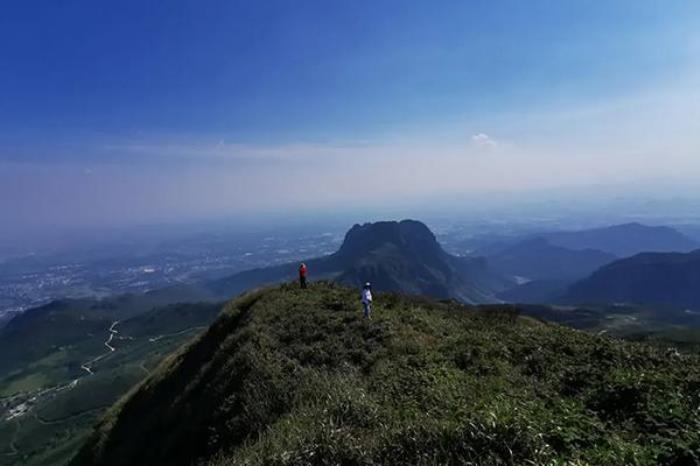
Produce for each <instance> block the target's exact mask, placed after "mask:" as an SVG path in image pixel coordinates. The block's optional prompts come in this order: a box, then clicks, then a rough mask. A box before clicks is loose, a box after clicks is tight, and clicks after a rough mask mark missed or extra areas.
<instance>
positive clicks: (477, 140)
mask: <svg viewBox="0 0 700 466" xmlns="http://www.w3.org/2000/svg"><path fill="white" fill-rule="evenodd" d="M472 144H474V145H475V146H476V147H481V148H491V147H496V146H497V145H498V143H497V142H496V141H495V140H494V139H492V138H491V137H490V136H489V135H488V134H484V133H478V134H475V135H473V136H472Z"/></svg>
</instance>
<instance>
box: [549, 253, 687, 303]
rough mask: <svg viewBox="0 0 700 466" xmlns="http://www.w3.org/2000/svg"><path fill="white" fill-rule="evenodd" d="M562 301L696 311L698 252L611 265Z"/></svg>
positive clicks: (576, 286)
mask: <svg viewBox="0 0 700 466" xmlns="http://www.w3.org/2000/svg"><path fill="white" fill-rule="evenodd" d="M562 301H564V302H571V303H582V304H590V303H615V302H624V303H634V304H643V305H654V306H660V307H663V308H669V309H692V310H696V311H697V310H700V250H697V251H694V252H692V253H688V254H682V253H647V254H638V255H636V256H633V257H630V258H628V259H622V260H619V261H616V262H613V263H612V264H609V265H607V266H605V267H603V268H601V269H599V270H598V271H596V272H595V273H594V274H592V275H591V276H590V277H588V278H586V279H584V280H581V281H579V282H576V283H574V284H573V285H572V286H571V287H570V288H569V290H568V291H567V293H566V294H565V295H564V297H563V298H562Z"/></svg>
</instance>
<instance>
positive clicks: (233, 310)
mask: <svg viewBox="0 0 700 466" xmlns="http://www.w3.org/2000/svg"><path fill="white" fill-rule="evenodd" d="M358 298H359V296H358V292H357V291H356V290H354V289H348V288H345V287H342V286H340V285H332V284H325V283H318V284H313V285H312V286H311V288H310V289H308V290H299V289H297V288H296V287H295V286H291V285H282V286H280V287H277V288H273V289H268V290H264V291H260V292H255V293H251V294H247V295H245V296H242V297H240V298H238V299H237V300H234V301H232V302H231V303H230V304H228V305H227V306H226V307H225V309H224V311H223V312H222V314H221V316H220V318H219V319H218V320H217V321H216V322H215V323H214V324H213V325H212V327H211V328H210V329H209V330H208V331H207V332H206V333H205V334H204V335H203V336H201V337H200V338H199V339H197V340H196V341H194V342H192V343H191V344H190V345H189V346H187V347H185V348H183V349H182V350H181V351H180V352H179V353H177V354H176V355H174V356H172V357H170V358H169V359H167V360H166V361H165V362H164V363H163V364H162V365H161V366H160V368H159V370H158V371H156V372H155V373H154V374H153V375H152V376H151V377H150V378H149V379H147V380H146V382H144V383H143V384H141V385H140V386H139V387H137V388H136V389H134V390H133V391H132V393H131V394H130V395H129V396H128V397H126V398H125V399H124V400H122V401H121V402H120V403H118V404H117V405H116V406H115V407H114V408H113V409H112V410H111V411H110V412H109V413H108V415H107V416H106V417H105V418H104V419H103V420H102V422H101V423H100V424H99V425H98V427H97V428H96V430H95V433H94V434H93V436H92V437H91V438H90V440H89V441H88V443H87V444H86V445H85V446H84V447H83V449H82V450H81V452H80V453H79V455H78V457H76V459H75V460H74V464H76V465H85V464H100V465H116V464H123V465H127V464H168V465H174V464H187V465H189V464H211V465H226V464H251V465H255V464H319V465H320V464H364V465H368V464H407V465H416V464H484V465H488V464H564V462H563V461H564V460H568V461H571V463H570V464H595V465H602V464H610V465H620V464H677V465H680V464H696V463H697V461H698V455H699V454H700V416H699V411H698V409H699V408H700V392H699V390H700V364H699V363H700V361H699V360H698V358H697V357H695V356H689V355H683V354H678V353H676V352H672V351H664V350H662V349H658V348H653V347H651V346H645V345H642V344H635V343H627V342H622V341H616V340H612V339H609V338H606V337H597V336H592V335H589V334H586V333H582V332H578V331H574V330H570V329H567V328H564V327H560V326H557V325H553V324H546V323H542V322H539V321H536V320H533V319H530V318H526V317H520V316H518V315H517V312H515V311H514V310H513V309H512V308H502V309H499V308H497V307H490V308H488V309H483V308H465V307H463V306H461V305H457V304H453V303H438V302H432V301H428V300H424V299H420V298H411V297H405V296H399V295H392V294H386V295H381V294H380V295H379V296H378V297H377V299H376V305H375V313H374V318H373V319H372V320H371V321H364V320H362V318H361V311H360V306H359V303H358ZM557 461H562V462H560V463H557Z"/></svg>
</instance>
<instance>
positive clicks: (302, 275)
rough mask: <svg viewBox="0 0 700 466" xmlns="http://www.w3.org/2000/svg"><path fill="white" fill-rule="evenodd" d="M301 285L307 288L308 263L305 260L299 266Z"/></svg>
mask: <svg viewBox="0 0 700 466" xmlns="http://www.w3.org/2000/svg"><path fill="white" fill-rule="evenodd" d="M299 286H301V287H302V288H306V264H304V263H303V262H302V263H301V265H300V266H299Z"/></svg>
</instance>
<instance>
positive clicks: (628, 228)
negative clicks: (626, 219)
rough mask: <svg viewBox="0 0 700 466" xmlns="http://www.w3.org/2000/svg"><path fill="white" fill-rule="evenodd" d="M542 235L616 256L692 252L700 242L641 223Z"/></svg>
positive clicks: (566, 245) (568, 245) (563, 244)
mask: <svg viewBox="0 0 700 466" xmlns="http://www.w3.org/2000/svg"><path fill="white" fill-rule="evenodd" d="M542 237H543V238H544V239H546V240H547V241H549V242H550V243H551V244H553V245H555V246H561V247H564V248H568V249H575V250H584V249H597V250H599V251H603V252H606V253H608V254H613V255H615V256H617V257H628V256H633V255H635V254H639V253H642V252H689V251H692V250H693V249H696V248H697V247H698V246H699V245H698V243H697V242H696V241H694V240H692V239H690V238H689V237H687V236H686V235H684V234H682V233H680V232H678V231H677V230H675V229H673V228H671V227H667V226H648V225H642V224H640V223H626V224H623V225H615V226H610V227H604V228H594V229H590V230H581V231H565V232H553V233H547V234H544V235H542Z"/></svg>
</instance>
